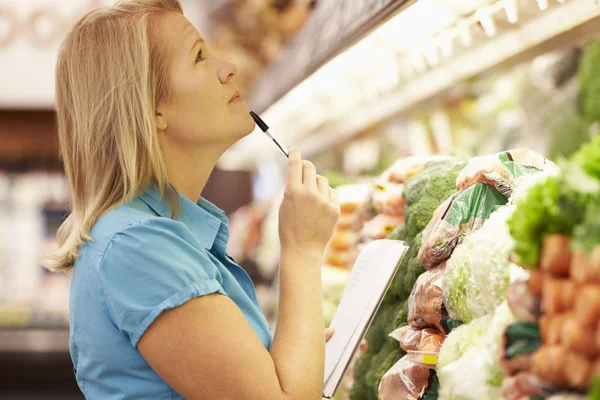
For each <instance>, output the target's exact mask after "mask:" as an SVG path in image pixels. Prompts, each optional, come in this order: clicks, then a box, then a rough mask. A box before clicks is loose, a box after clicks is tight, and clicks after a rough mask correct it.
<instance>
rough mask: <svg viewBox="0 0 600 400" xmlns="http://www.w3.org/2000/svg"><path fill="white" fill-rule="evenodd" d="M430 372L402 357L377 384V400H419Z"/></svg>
mask: <svg viewBox="0 0 600 400" xmlns="http://www.w3.org/2000/svg"><path fill="white" fill-rule="evenodd" d="M430 375H431V370H430V369H428V368H425V367H421V366H419V365H417V364H416V363H414V362H412V361H410V360H409V359H408V357H407V356H404V357H402V358H401V359H400V360H399V361H398V362H397V363H396V364H394V366H393V367H392V368H391V369H390V370H388V371H387V372H386V373H385V375H383V378H381V382H380V384H379V391H378V396H377V398H378V400H396V399H406V400H419V399H420V398H421V396H423V394H424V393H425V390H426V389H427V386H428V385H429V377H430Z"/></svg>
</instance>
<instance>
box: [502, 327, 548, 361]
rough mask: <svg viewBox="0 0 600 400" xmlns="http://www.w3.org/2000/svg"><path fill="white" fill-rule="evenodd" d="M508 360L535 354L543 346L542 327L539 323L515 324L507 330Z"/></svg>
mask: <svg viewBox="0 0 600 400" xmlns="http://www.w3.org/2000/svg"><path fill="white" fill-rule="evenodd" d="M504 335H505V336H506V353H505V354H506V358H507V359H511V358H513V357H515V356H518V355H519V354H528V353H533V352H534V351H536V350H537V349H539V348H540V346H541V345H542V336H541V335H540V326H539V325H538V323H537V322H523V321H519V322H515V323H514V324H511V325H509V326H508V327H507V328H506V332H505V333H504Z"/></svg>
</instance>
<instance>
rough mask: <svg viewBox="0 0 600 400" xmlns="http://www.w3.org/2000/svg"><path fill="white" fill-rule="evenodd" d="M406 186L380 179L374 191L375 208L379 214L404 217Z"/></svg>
mask: <svg viewBox="0 0 600 400" xmlns="http://www.w3.org/2000/svg"><path fill="white" fill-rule="evenodd" d="M402 192H404V185H403V184H399V183H391V182H385V181H383V180H382V179H379V180H378V181H377V182H376V183H375V190H374V191H373V197H372V201H373V207H374V208H375V211H376V212H377V214H389V215H398V216H401V215H404V197H402Z"/></svg>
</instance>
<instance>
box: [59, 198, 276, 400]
mask: <svg viewBox="0 0 600 400" xmlns="http://www.w3.org/2000/svg"><path fill="white" fill-rule="evenodd" d="M180 197H181V203H182V204H181V205H182V208H181V210H182V213H181V214H182V215H181V217H180V218H179V219H178V220H173V219H171V218H170V216H171V211H170V209H169V207H168V206H167V204H166V203H165V201H164V200H159V195H158V192H157V191H156V190H155V189H154V188H152V187H151V188H149V189H148V190H146V191H145V192H144V193H143V194H142V195H140V196H138V197H136V198H135V199H134V200H133V201H132V202H130V203H129V204H125V205H122V206H120V207H118V208H116V209H114V210H111V211H109V212H108V213H106V214H105V215H103V216H102V217H101V218H100V219H99V220H98V221H97V222H96V224H95V225H94V226H93V228H92V231H91V235H92V237H93V241H88V242H86V243H85V245H83V246H82V248H81V249H80V252H79V254H80V257H79V258H78V259H77V260H76V261H75V268H74V271H73V280H72V283H71V296H70V309H71V311H70V312H71V315H70V320H71V323H70V329H71V334H70V351H71V358H72V360H73V365H74V367H75V368H74V369H75V377H76V378H77V383H78V384H79V387H80V388H81V390H82V392H83V394H84V395H85V397H86V398H87V399H88V400H94V399H102V400H117V399H155V400H159V399H169V400H171V399H182V397H181V396H180V395H179V394H177V393H176V392H175V391H174V390H173V389H172V388H171V387H170V386H169V385H167V383H166V382H164V381H163V380H162V379H161V378H160V377H159V376H158V375H157V374H156V373H155V372H154V370H153V369H152V368H151V367H150V365H149V364H148V363H147V362H146V360H145V359H144V358H143V357H142V354H141V353H140V352H139V351H138V349H137V344H138V341H139V340H140V337H141V336H142V335H143V334H144V332H145V331H146V329H148V327H149V326H150V324H152V322H153V321H154V320H155V319H156V318H157V317H158V316H159V315H160V313H161V312H163V311H164V310H168V309H171V308H174V307H177V306H180V305H182V304H184V303H186V302H187V301H188V300H190V299H193V298H195V297H199V296H203V295H207V294H211V293H220V294H222V295H225V296H229V298H231V300H233V301H234V302H235V303H236V304H237V306H238V307H239V308H240V310H241V311H242V312H243V313H244V315H245V316H246V318H247V319H248V321H249V322H250V325H251V326H252V328H253V329H254V332H255V333H256V335H257V336H258V337H259V338H260V340H261V342H262V343H263V344H264V346H265V347H266V348H267V349H269V348H270V346H271V341H272V332H271V329H270V328H269V325H268V324H267V321H266V319H265V317H264V315H263V313H262V311H261V309H260V307H259V305H258V302H257V299H256V293H255V291H254V286H253V284H252V281H251V280H250V277H249V276H248V274H247V273H246V272H245V271H244V270H243V269H242V268H241V267H239V266H238V265H237V264H236V263H235V261H234V260H233V259H232V258H231V257H229V256H228V255H227V253H226V251H225V247H226V245H227V240H228V239H229V229H228V227H227V224H228V220H227V217H226V216H225V214H224V213H223V211H221V210H220V209H218V208H217V207H216V206H214V205H212V204H211V203H209V202H208V201H206V200H204V199H200V200H199V201H198V203H194V202H192V201H190V200H188V199H187V198H185V197H184V196H182V195H180Z"/></svg>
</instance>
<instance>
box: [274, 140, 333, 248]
mask: <svg viewBox="0 0 600 400" xmlns="http://www.w3.org/2000/svg"><path fill="white" fill-rule="evenodd" d="M339 215H340V204H339V200H338V197H337V193H336V191H335V190H333V189H331V188H330V187H329V183H328V181H327V179H326V178H324V177H322V176H319V175H317V172H316V169H315V166H314V165H313V164H312V163H311V162H310V161H302V158H301V156H300V151H298V150H291V151H290V156H289V161H288V182H287V186H286V188H285V196H284V199H283V202H282V203H281V207H280V209H279V238H280V240H281V248H282V251H285V250H300V251H301V252H304V251H318V252H320V253H321V254H322V252H323V251H324V250H325V246H326V245H327V243H328V242H329V240H330V239H331V235H332V234H333V228H334V226H335V224H336V223H337V220H338V218H339Z"/></svg>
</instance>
